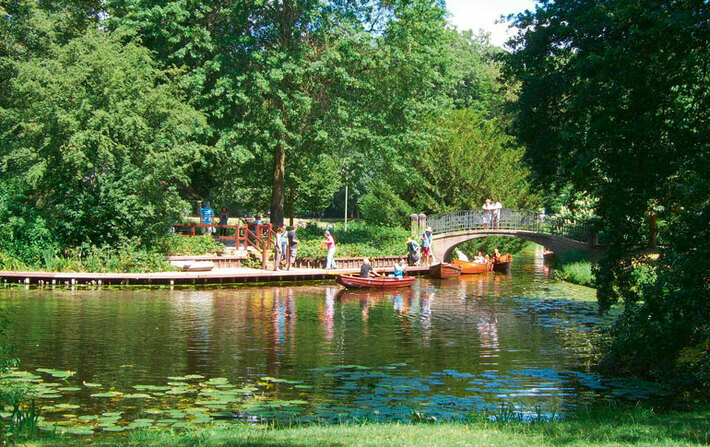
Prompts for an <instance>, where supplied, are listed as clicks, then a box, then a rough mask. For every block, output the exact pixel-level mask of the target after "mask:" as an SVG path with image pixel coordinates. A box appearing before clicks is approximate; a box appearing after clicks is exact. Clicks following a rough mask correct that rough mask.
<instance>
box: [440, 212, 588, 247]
mask: <svg viewBox="0 0 710 447" xmlns="http://www.w3.org/2000/svg"><path fill="white" fill-rule="evenodd" d="M427 225H428V226H430V227H431V228H432V232H433V233H434V234H437V233H451V232H454V231H467V230H526V231H534V232H537V233H547V234H556V235H559V236H564V237H567V238H569V239H573V240H576V241H582V242H586V241H587V240H588V238H589V226H588V224H587V222H586V221H582V220H577V219H571V218H558V217H545V216H544V215H543V214H540V213H538V212H536V211H532V210H513V209H509V208H504V209H502V210H501V212H500V218H499V219H496V218H495V217H494V215H493V214H491V215H489V218H488V219H486V215H485V214H484V213H483V211H467V210H466V211H454V212H451V213H446V214H436V215H432V216H429V217H428V218H427Z"/></svg>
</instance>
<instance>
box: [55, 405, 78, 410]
mask: <svg viewBox="0 0 710 447" xmlns="http://www.w3.org/2000/svg"><path fill="white" fill-rule="evenodd" d="M54 408H59V409H60V410H76V409H77V408H81V406H79V405H75V404H57V405H55V406H54Z"/></svg>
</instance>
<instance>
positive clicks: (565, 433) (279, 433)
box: [28, 404, 710, 447]
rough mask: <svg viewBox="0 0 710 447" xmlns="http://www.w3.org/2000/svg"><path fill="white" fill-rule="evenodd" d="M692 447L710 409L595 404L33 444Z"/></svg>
mask: <svg viewBox="0 0 710 447" xmlns="http://www.w3.org/2000/svg"><path fill="white" fill-rule="evenodd" d="M77 442H81V443H82V445H96V446H105V447H109V446H116V447H118V446H125V447H128V446H131V447H132V446H136V447H137V446H156V447H157V446H203V447H209V446H256V445H261V446H286V445H289V446H303V447H306V446H343V447H346V446H353V447H355V446H491V445H494V446H503V445H505V446H508V445H511V446H512V445H515V446H559V445H575V446H618V445H637V446H642V445H654V446H697V445H707V444H708V443H710V408H700V409H695V410H690V411H685V412H677V411H654V410H653V409H651V408H648V407H643V406H631V405H629V406H619V405H605V404H601V405H597V406H596V407H594V408H592V409H584V410H581V411H578V412H577V413H576V414H574V415H572V416H570V417H569V418H567V419H565V420H555V421H552V422H535V423H523V422H520V421H519V420H518V419H517V418H515V417H513V418H509V419H504V420H500V421H494V422H492V421H489V420H487V419H485V418H484V417H483V416H481V417H480V418H479V420H477V421H472V422H466V423H451V422H447V423H419V424H412V425H405V424H399V423H391V424H368V423H365V424H357V425H335V426H322V425H310V426H300V427H292V428H269V427H264V426H253V425H246V424H235V425H230V426H225V427H219V428H217V427H205V428H201V429H196V430H190V431H188V432H172V431H144V432H137V433H133V434H131V435H126V436H121V437H113V436H111V437H107V438H105V439H100V440H89V439H87V438H83V439H81V440H80V441H77V439H64V440H63V439H58V438H52V439H47V440H41V441H34V442H31V443H29V444H28V445H33V446H50V445H51V446H65V445H66V446H69V445H76V443H77Z"/></svg>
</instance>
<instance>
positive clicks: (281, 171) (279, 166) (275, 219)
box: [271, 141, 286, 225]
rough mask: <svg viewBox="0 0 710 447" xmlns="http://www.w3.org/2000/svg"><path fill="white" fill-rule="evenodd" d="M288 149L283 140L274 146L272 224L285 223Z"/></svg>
mask: <svg viewBox="0 0 710 447" xmlns="http://www.w3.org/2000/svg"><path fill="white" fill-rule="evenodd" d="M285 166H286V150H285V147H284V143H283V141H279V142H278V144H276V147H275V148H274V178H273V182H272V186H271V224H272V225H283V224H284V194H285V191H284V187H285V185H284V179H285V169H286V168H285Z"/></svg>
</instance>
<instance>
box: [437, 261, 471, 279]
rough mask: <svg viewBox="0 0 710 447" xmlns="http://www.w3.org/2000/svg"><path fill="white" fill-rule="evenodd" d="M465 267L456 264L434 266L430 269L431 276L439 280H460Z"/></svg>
mask: <svg viewBox="0 0 710 447" xmlns="http://www.w3.org/2000/svg"><path fill="white" fill-rule="evenodd" d="M462 269H463V267H461V266H460V265H454V264H447V263H443V262H442V263H441V264H434V265H432V266H431V267H429V276H432V277H434V278H439V279H447V278H458V277H459V276H460V275H461V270H462Z"/></svg>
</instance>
